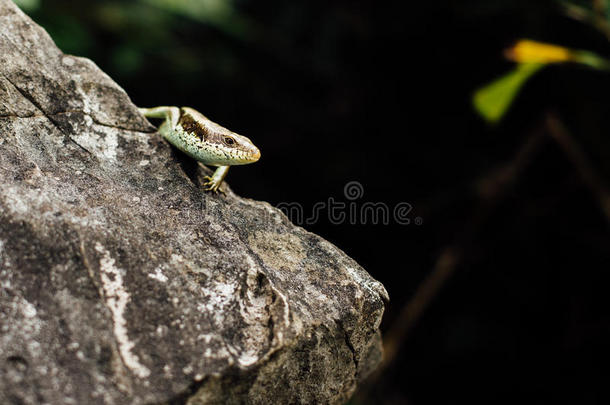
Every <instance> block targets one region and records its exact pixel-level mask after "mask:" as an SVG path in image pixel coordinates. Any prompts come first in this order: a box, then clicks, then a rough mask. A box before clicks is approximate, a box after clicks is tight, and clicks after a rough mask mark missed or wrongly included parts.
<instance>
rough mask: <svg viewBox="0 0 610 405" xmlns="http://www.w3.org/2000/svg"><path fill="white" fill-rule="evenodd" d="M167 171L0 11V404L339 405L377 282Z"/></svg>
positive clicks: (121, 111)
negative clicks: (321, 404) (217, 404)
mask: <svg viewBox="0 0 610 405" xmlns="http://www.w3.org/2000/svg"><path fill="white" fill-rule="evenodd" d="M181 160H182V161H188V160H187V159H186V158H184V157H183V156H182V155H180V154H179V153H177V152H175V151H174V150H173V149H172V148H171V147H170V146H169V145H168V144H167V143H166V142H165V141H164V140H162V139H161V138H160V137H159V136H158V135H156V134H155V129H154V127H152V126H151V125H150V124H149V123H148V122H147V121H146V120H145V119H144V118H143V117H142V116H140V115H139V114H138V112H137V109H136V107H135V106H134V105H133V104H132V103H131V101H130V100H129V97H128V96H127V94H125V92H124V91H123V90H122V89H121V88H120V87H119V86H117V85H116V84H115V83H114V82H113V81H112V80H111V79H110V78H109V77H108V76H106V75H105V74H104V73H103V72H102V71H100V70H99V69H98V68H97V67H96V66H95V65H94V64H93V63H92V62H91V61H89V60H87V59H83V58H79V57H74V56H68V55H64V54H63V53H62V52H61V51H59V50H58V49H57V48H56V46H55V45H54V44H53V42H52V40H51V39H50V38H49V36H48V35H47V34H46V32H45V31H44V30H43V29H41V28H40V27H38V26H36V25H35V24H34V23H33V22H32V21H31V20H30V19H29V18H28V17H26V16H25V15H24V14H23V13H22V12H21V11H20V10H18V9H17V7H16V6H15V5H14V4H13V3H12V2H11V1H9V0H0V177H1V181H0V403H2V404H158V403H187V404H192V405H194V404H207V403H253V404H258V403H261V404H264V403H270V402H272V403H342V402H344V401H346V400H347V399H348V398H349V396H350V395H351V394H352V393H353V392H354V390H355V388H356V385H357V383H358V382H359V381H360V380H361V379H362V378H363V377H365V376H366V375H367V374H368V373H369V372H371V371H372V370H373V369H374V368H375V366H376V365H377V363H378V362H379V360H380V357H381V343H380V337H379V330H378V327H379V322H380V320H381V316H382V313H383V309H384V302H383V301H384V300H387V293H386V292H385V290H384V288H383V286H382V285H381V284H380V283H378V282H377V281H375V280H373V279H372V278H371V277H370V276H369V275H368V274H367V273H366V272H365V271H364V270H363V269H362V268H361V267H360V266H358V264H356V263H355V262H354V261H353V260H352V259H350V258H349V257H347V256H346V255H345V254H344V253H343V252H341V251H340V250H339V249H337V248H336V247H334V246H333V245H331V244H330V243H328V242H327V241H325V240H323V239H322V238H320V237H318V236H316V235H314V234H311V233H309V232H307V231H305V230H303V229H302V228H299V227H296V226H294V225H293V224H291V223H290V221H288V219H287V218H286V217H285V216H284V215H283V214H282V213H281V212H280V211H279V210H277V209H275V208H273V207H271V206H270V205H269V204H267V203H264V202H257V201H252V200H249V199H245V198H240V197H238V196H236V195H235V194H234V193H233V192H231V191H230V190H228V193H227V195H226V196H223V195H212V194H205V193H203V192H202V191H201V187H200V182H201V176H202V175H203V174H204V173H205V169H204V168H203V167H196V169H193V170H191V173H190V176H189V175H187V174H185V169H184V168H183V167H184V165H181V164H180V161H181ZM242 170H246V169H242ZM186 172H189V170H186ZM229 177H230V176H229Z"/></svg>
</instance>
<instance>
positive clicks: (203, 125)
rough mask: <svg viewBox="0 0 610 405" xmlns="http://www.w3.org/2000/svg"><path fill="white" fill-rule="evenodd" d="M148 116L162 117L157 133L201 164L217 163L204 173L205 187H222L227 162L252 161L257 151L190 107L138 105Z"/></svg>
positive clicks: (240, 136) (218, 188) (257, 153)
mask: <svg viewBox="0 0 610 405" xmlns="http://www.w3.org/2000/svg"><path fill="white" fill-rule="evenodd" d="M138 110H139V111H140V113H141V114H143V115H144V116H145V117H148V118H161V119H164V121H163V123H162V124H161V125H160V126H159V128H158V131H159V134H160V135H161V136H162V137H163V138H164V139H166V140H167V141H168V142H169V143H171V144H172V145H174V146H175V147H177V148H178V149H179V150H181V151H182V152H184V153H186V154H187V155H189V156H190V157H192V158H194V159H195V160H197V161H199V162H201V163H203V164H204V165H210V166H217V169H216V170H215V171H214V174H212V176H205V180H207V182H206V183H204V184H203V186H204V190H205V191H212V192H214V193H215V192H217V191H220V192H222V193H224V191H223V190H222V189H221V188H220V185H221V184H222V182H223V180H224V178H225V177H226V176H227V172H228V171H229V167H230V166H235V165H245V164H248V163H254V162H256V161H257V160H258V159H260V156H261V153H260V151H259V149H258V148H257V147H256V146H254V144H253V143H252V141H251V140H250V139H248V138H246V137H245V136H242V135H239V134H236V133H235V132H232V131H230V130H228V129H226V128H224V127H222V126H220V125H218V124H217V123H215V122H213V121H211V120H210V119H208V118H207V117H206V116H204V115H203V114H201V113H200V112H198V111H197V110H195V109H193V108H190V107H182V108H178V107H168V106H161V107H152V108H139V109H138Z"/></svg>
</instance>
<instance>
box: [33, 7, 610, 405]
mask: <svg viewBox="0 0 610 405" xmlns="http://www.w3.org/2000/svg"><path fill="white" fill-rule="evenodd" d="M21 3H24V9H25V10H26V11H27V12H28V13H29V14H30V15H31V16H32V17H33V18H34V20H35V21H36V22H38V23H39V24H41V25H42V26H43V27H45V28H46V29H47V30H48V31H49V33H50V34H51V36H52V37H53V38H54V39H55V41H56V42H57V43H58V45H59V46H60V48H61V49H62V50H63V51H65V52H67V53H73V54H76V55H80V56H85V57H89V58H91V59H92V60H93V61H95V62H96V63H97V64H98V65H99V66H100V67H101V68H102V69H103V70H104V71H105V72H107V73H108V74H109V75H110V76H111V77H112V78H113V79H114V80H116V81H117V82H118V83H119V84H120V85H121V86H123V88H124V89H125V90H126V91H127V92H128V94H129V95H130V96H131V98H132V100H133V101H134V102H135V103H136V104H137V105H140V106H156V105H178V106H182V105H186V106H191V107H194V108H196V109H197V110H199V111H202V112H203V113H204V114H206V115H207V116H208V117H210V118H212V119H213V120H214V121H217V122H219V123H221V124H223V125H224V126H226V127H228V128H230V129H232V130H234V131H236V132H238V133H241V134H244V135H246V136H248V137H249V138H251V139H252V140H253V141H254V142H255V143H256V144H257V146H259V147H260V149H261V151H262V159H261V160H260V162H258V163H256V164H254V165H251V166H247V167H238V168H234V169H232V170H231V173H230V175H229V177H228V181H229V183H230V184H231V187H232V188H233V189H234V190H235V191H236V192H237V193H238V194H240V195H242V196H247V197H250V198H253V199H257V200H265V201H269V202H270V203H271V204H274V205H277V204H280V203H282V202H289V203H292V202H295V203H300V204H302V206H303V207H304V209H305V213H306V214H307V213H309V212H311V210H312V207H313V205H314V204H315V203H316V202H324V201H327V200H328V198H329V197H332V198H334V199H335V200H336V201H339V202H341V201H343V202H348V201H349V200H347V199H346V198H345V196H344V190H343V189H344V186H345V185H346V184H347V183H348V182H350V181H357V182H359V183H360V184H361V185H362V188H363V191H364V194H363V196H362V197H361V198H360V199H358V200H355V202H356V203H357V204H359V206H360V204H362V203H364V202H382V203H385V204H387V205H388V206H389V207H394V206H395V205H396V204H398V203H401V202H407V203H409V204H411V206H412V207H413V210H412V211H411V213H410V219H411V222H410V223H409V224H408V225H400V224H397V223H396V222H395V221H390V223H389V224H387V225H383V224H372V223H355V224H350V223H343V224H333V223H331V221H329V219H328V218H327V216H326V214H327V212H326V211H323V215H322V217H321V218H320V219H319V220H318V221H317V222H316V223H314V224H309V225H305V227H306V228H307V229H308V230H310V231H312V232H315V233H318V234H320V235H321V236H323V237H324V238H326V239H328V240H330V241H332V242H333V243H334V244H336V245H337V246H339V247H340V248H342V249H343V250H344V251H345V252H346V253H347V254H348V255H350V256H352V257H354V258H355V259H356V260H357V261H358V262H359V263H360V264H361V265H362V266H363V267H364V268H366V269H367V270H368V271H369V273H370V274H371V275H372V276H373V277H375V278H376V279H378V280H380V281H381V282H382V283H383V284H384V285H385V286H386V288H387V290H388V292H389V294H390V297H391V302H390V303H389V305H388V306H387V311H386V314H385V316H384V322H383V324H382V330H383V333H384V338H385V339H387V340H386V344H387V345H388V350H387V351H386V353H387V357H386V362H385V363H384V365H383V367H382V369H381V371H380V372H379V373H378V374H376V375H374V376H373V377H372V378H371V379H370V380H369V382H368V383H367V384H364V385H363V388H362V390H361V391H360V392H359V393H358V394H357V395H356V396H355V397H354V398H353V399H352V400H351V402H352V403H354V404H356V403H358V404H373V403H380V404H403V403H409V404H452V403H456V404H457V403H460V404H461V403H466V404H479V403H480V404H489V403H495V404H497V403H515V402H516V403H537V404H540V403H578V404H596V403H610V402H608V401H609V400H610V394H609V387H610V380H609V377H610V372H609V371H608V367H609V366H608V364H610V363H609V361H610V356H608V350H607V347H608V344H609V343H610V315H609V314H610V311H609V305H608V301H609V300H608V293H607V290H608V283H606V282H605V280H606V273H608V270H610V249H609V248H610V233H609V232H608V230H609V228H608V226H609V224H610V208H609V206H610V198H608V192H607V188H606V185H607V184H608V177H609V174H610V159H609V157H610V132H609V129H610V124H609V122H608V117H609V116H610V105H609V103H608V102H607V99H608V90H610V75H609V74H608V73H604V72H597V71H593V70H591V69H588V68H586V67H581V66H577V65H568V64H564V65H557V66H550V67H547V68H545V69H544V70H543V71H542V72H541V73H539V74H537V75H536V76H535V77H534V78H533V79H532V80H531V81H530V82H529V83H528V84H527V85H526V87H525V88H524V90H523V91H522V92H521V93H520V95H519V96H518V98H517V100H516V102H515V104H514V106H513V107H512V108H511V110H510V112H509V114H508V115H507V116H506V117H505V119H504V120H503V121H502V122H501V123H500V124H499V125H496V126H491V125H488V124H487V123H485V122H484V121H483V120H482V119H481V118H480V117H479V116H478V115H477V114H476V113H475V111H474V109H473V107H472V101H471V98H472V94H473V92H474V91H475V90H476V89H477V88H479V87H480V86H482V85H484V84H486V83H488V82H490V81H491V80H493V79H495V78H497V77H499V76H500V75H502V74H504V73H506V72H508V71H509V70H510V69H512V68H513V66H514V64H513V63H512V62H509V61H507V60H505V59H504V58H503V50H504V49H505V48H507V47H508V46H510V45H511V44H513V43H514V42H515V41H516V40H518V39H520V38H532V39H536V40H539V41H546V42H552V43H557V44H561V45H564V46H569V47H573V48H578V49H588V50H592V51H595V52H597V53H598V54H600V55H602V56H610V43H609V42H608V39H607V37H606V36H605V35H604V33H603V32H602V31H600V30H598V29H596V27H595V26H594V24H587V23H583V22H578V21H575V20H574V19H571V18H569V17H567V16H566V15H565V13H564V12H563V11H562V9H561V8H560V7H558V3H559V2H557V1H550V0H549V1H528V0H464V1H421V2H406V1H405V2H375V1H354V0H343V1H311V0H291V1H279V0H268V1H253V0H235V1H233V2H231V1H223V0H202V1H200V0H192V1H174V2H173V3H172V2H169V1H167V0H141V1H90V0H88V1H83V2H73V1H60V0H54V1H43V2H37V1H29V2H25V1H23V2H21ZM25 3H29V5H28V4H25ZM170 3H171V4H174V6H168V4H170ZM574 3H579V4H581V5H583V6H585V7H589V6H591V5H592V4H593V3H596V2H595V1H593V2H590V1H580V2H578V1H576V2H574ZM597 3H598V5H599V2H597ZM204 6H207V8H205V7H204ZM189 7H190V8H189ZM566 139H567V140H566ZM604 209H605V211H604ZM420 219H421V220H422V223H419V220H420ZM416 222H417V223H416Z"/></svg>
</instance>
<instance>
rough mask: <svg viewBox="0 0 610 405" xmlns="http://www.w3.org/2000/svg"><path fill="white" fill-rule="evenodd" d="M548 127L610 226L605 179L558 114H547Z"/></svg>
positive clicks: (609, 195)
mask: <svg viewBox="0 0 610 405" xmlns="http://www.w3.org/2000/svg"><path fill="white" fill-rule="evenodd" d="M546 126H547V129H548V133H549V135H550V136H551V138H552V139H553V140H554V141H555V142H556V143H557V144H558V145H559V147H560V148H561V149H562V150H563V152H564V153H565V154H566V156H567V158H568V159H569V160H570V162H571V163H572V165H573V166H574V168H575V169H576V171H577V172H578V173H579V174H580V177H581V178H582V180H583V182H584V183H585V185H586V186H587V188H589V190H591V192H592V193H593V195H594V196H595V198H596V200H597V203H598V204H599V206H600V209H601V211H602V213H603V214H604V216H605V218H606V221H607V222H608V223H609V224H610V191H608V187H607V186H606V184H605V182H604V180H603V178H602V177H601V176H600V175H599V174H598V172H597V170H595V168H594V167H593V165H592V164H591V162H590V160H589V158H588V157H587V155H586V154H585V153H584V151H583V150H582V148H581V147H580V145H579V144H578V143H577V142H576V140H575V139H574V137H573V136H572V135H570V132H569V131H568V130H567V128H566V126H565V125H564V124H563V122H562V121H561V119H560V118H559V117H558V116H557V114H555V113H552V112H551V113H548V114H547V117H546Z"/></svg>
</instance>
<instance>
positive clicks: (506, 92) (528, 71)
mask: <svg viewBox="0 0 610 405" xmlns="http://www.w3.org/2000/svg"><path fill="white" fill-rule="evenodd" d="M544 66H546V64H543V63H521V64H519V65H517V68H516V69H515V70H513V71H512V72H510V73H508V74H506V75H504V76H502V77H500V78H499V79H497V80H495V81H493V82H492V83H490V84H488V85H486V86H484V87H482V88H480V89H479V90H477V91H476V92H475V93H474V97H473V103H474V107H475V108H476V110H477V111H478V113H479V114H481V116H482V117H483V118H485V119H486V120H487V121H488V122H491V123H496V122H498V121H499V120H500V119H502V117H503V116H504V114H505V113H506V111H508V108H509V107H510V105H511V103H512V102H513V100H514V99H515V97H516V95H517V94H518V93H519V90H520V89H521V87H523V85H524V84H525V82H526V81H527V80H528V79H529V78H531V77H532V76H533V75H534V74H535V73H536V72H538V71H539V70H540V69H542V68H543V67H544Z"/></svg>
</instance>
